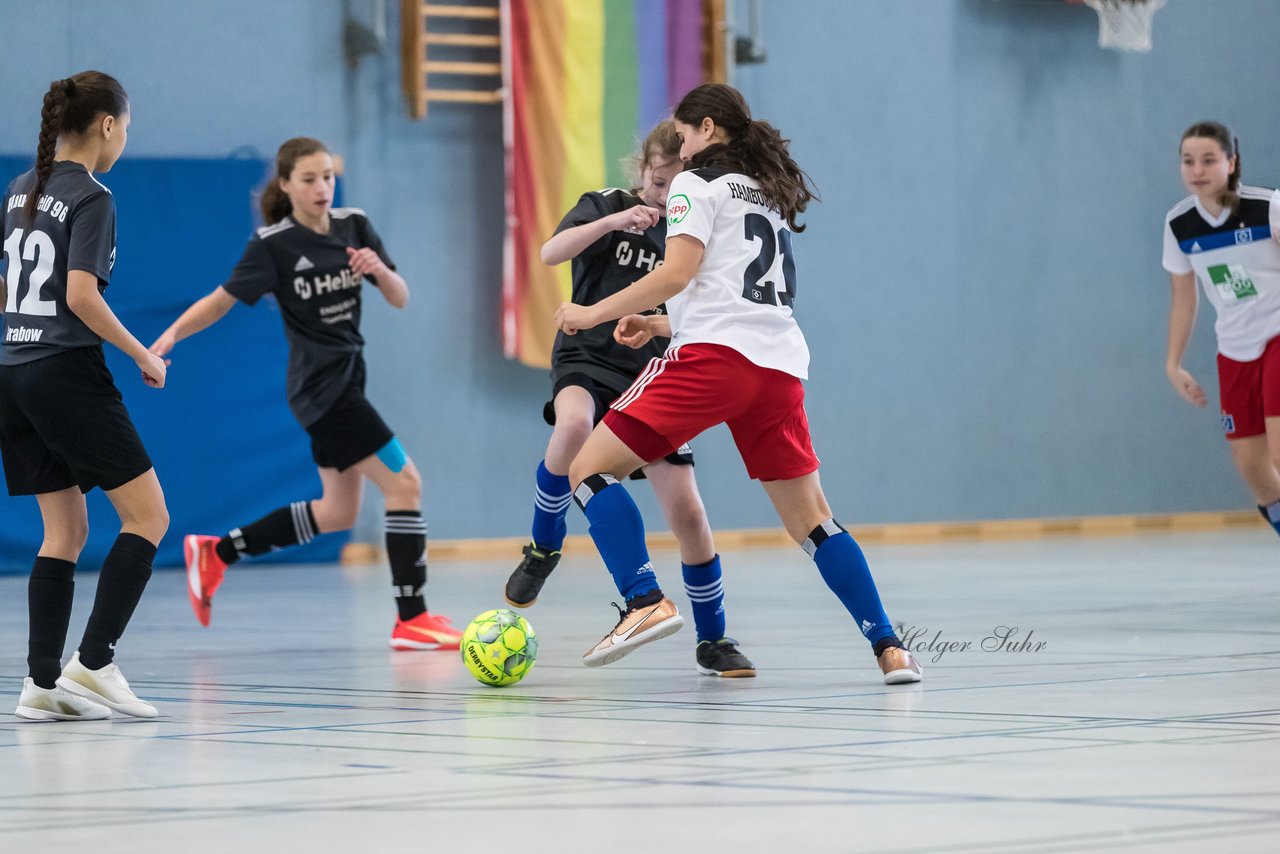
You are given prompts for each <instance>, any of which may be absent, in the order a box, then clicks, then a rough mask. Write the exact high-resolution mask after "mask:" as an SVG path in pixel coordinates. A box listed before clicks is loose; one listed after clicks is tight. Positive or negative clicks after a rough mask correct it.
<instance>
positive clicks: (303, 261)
mask: <svg viewBox="0 0 1280 854" xmlns="http://www.w3.org/2000/svg"><path fill="white" fill-rule="evenodd" d="M315 268H316V265H315V264H312V263H311V261H310V259H308V258H307V256H306V255H303V256H302V257H301V258H299V259H298V263H297V264H294V265H293V272H295V273H301V272H302V271H303V270H314V269H315Z"/></svg>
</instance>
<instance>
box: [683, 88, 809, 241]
mask: <svg viewBox="0 0 1280 854" xmlns="http://www.w3.org/2000/svg"><path fill="white" fill-rule="evenodd" d="M675 117H676V119H677V120H678V121H680V123H681V124H686V125H693V126H695V127H696V126H698V125H700V124H701V123H702V120H703V119H705V118H710V119H711V121H713V122H715V123H716V127H719V128H723V129H724V132H725V133H726V134H728V136H729V141H728V142H725V143H716V144H715V145H709V146H707V147H706V148H705V149H703V150H702V151H700V152H698V153H697V154H695V155H694V156H693V158H692V164H693V165H694V166H695V167H697V166H727V167H729V168H731V169H733V170H734V171H735V172H741V173H742V174H744V175H750V176H751V177H752V178H755V179H756V180H757V181H758V182H760V190H761V192H763V193H764V197H765V198H766V199H768V200H769V202H770V203H771V204H773V206H774V207H776V208H777V209H778V213H779V214H780V215H781V216H782V218H783V219H785V220H786V221H787V225H789V226H791V230H792V231H797V232H799V231H804V226H802V225H797V224H796V217H797V216H799V215H800V214H801V213H803V212H804V209H805V207H807V206H808V204H809V202H810V201H811V200H812V199H816V198H817V197H818V195H817V193H815V192H814V189H813V182H812V181H810V180H809V176H808V175H806V174H805V173H804V171H803V170H802V169H801V168H800V167H799V166H798V165H796V162H795V161H794V160H792V159H791V152H790V146H791V141H790V140H786V139H783V138H782V134H781V133H779V132H778V129H777V128H775V127H774V126H773V125H771V124H769V123H768V122H762V121H757V120H754V119H752V118H751V108H750V107H748V106H747V101H746V99H745V98H743V97H742V93H741V92H739V91H738V90H737V89H734V88H733V87H732V86H726V85H724V84H723V83H704V84H702V85H701V86H699V87H698V88H696V89H694V90H693V91H691V92H690V93H689V94H687V95H685V96H684V98H683V99H681V101H680V106H678V107H676V112H675Z"/></svg>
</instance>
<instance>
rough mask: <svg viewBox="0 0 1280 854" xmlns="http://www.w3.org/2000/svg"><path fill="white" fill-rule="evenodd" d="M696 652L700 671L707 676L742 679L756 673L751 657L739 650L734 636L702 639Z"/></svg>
mask: <svg viewBox="0 0 1280 854" xmlns="http://www.w3.org/2000/svg"><path fill="white" fill-rule="evenodd" d="M695 653H696V655H697V658H698V672H699V673H701V674H703V675H705V676H723V677H725V678H726V679H741V678H743V677H748V676H755V675H756V666H755V665H754V664H752V663H751V659H749V658H747V657H746V656H745V655H743V654H742V653H741V652H739V651H738V642H737V641H736V640H734V639H733V638H720V640H717V641H707V640H704V641H700V642H699V643H698V648H697V649H696V650H695Z"/></svg>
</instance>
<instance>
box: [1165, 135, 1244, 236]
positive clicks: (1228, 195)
mask: <svg viewBox="0 0 1280 854" xmlns="http://www.w3.org/2000/svg"><path fill="white" fill-rule="evenodd" d="M1192 138H1195V139H1211V140H1213V141H1214V142H1216V143H1218V145H1219V146H1220V147H1221V148H1222V153H1223V154H1225V155H1226V156H1227V158H1228V159H1230V158H1235V161H1236V166H1235V168H1234V169H1232V170H1231V174H1230V175H1228V176H1227V189H1226V192H1224V193H1223V194H1222V197H1221V198H1220V199H1218V201H1219V202H1220V203H1221V204H1222V207H1223V208H1224V209H1225V210H1229V211H1231V216H1235V215H1236V211H1237V210H1239V208H1240V140H1239V138H1238V137H1236V136H1235V135H1234V134H1233V133H1231V129H1230V128H1228V127H1227V126H1226V125H1224V124H1222V123H1221V122H1196V123H1195V124H1193V125H1192V126H1191V127H1189V128H1187V129H1186V131H1184V132H1183V134H1182V140H1181V142H1185V141H1187V140H1188V139H1192ZM1181 142H1180V143H1179V144H1181Z"/></svg>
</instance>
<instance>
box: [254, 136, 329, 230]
mask: <svg viewBox="0 0 1280 854" xmlns="http://www.w3.org/2000/svg"><path fill="white" fill-rule="evenodd" d="M321 152H323V153H325V154H328V153H329V149H327V148H325V145H324V143H323V142H321V141H320V140H318V139H312V138H311V137H309V136H295V137H294V138H293V139H289V140H285V143H284V145H281V146H280V150H279V151H277V152H276V171H275V174H274V175H272V176H271V179H270V180H268V181H267V188H266V189H265V190H263V191H262V199H261V200H260V202H259V203H260V204H261V205H262V219H263V221H264V222H266V224H267V225H275V224H276V223H277V222H279V221H280V220H282V219H284V218H285V217H287V216H288V215H289V214H291V213H293V202H291V201H289V196H288V195H287V194H286V193H285V191H284V190H283V189H282V188H281V187H280V182H281V181H288V180H289V176H290V175H292V174H293V167H294V166H296V165H297V163H298V161H299V160H301V159H302V158H303V157H310V156H311V155H312V154H320V153H321Z"/></svg>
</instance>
